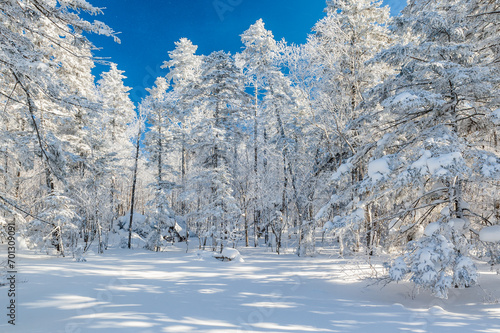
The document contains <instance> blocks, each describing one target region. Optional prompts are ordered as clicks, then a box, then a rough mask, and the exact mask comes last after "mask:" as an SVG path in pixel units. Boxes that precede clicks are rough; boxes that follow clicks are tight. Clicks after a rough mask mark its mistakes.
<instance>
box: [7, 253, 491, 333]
mask: <svg viewBox="0 0 500 333" xmlns="http://www.w3.org/2000/svg"><path fill="white" fill-rule="evenodd" d="M239 250H240V253H241V256H242V257H243V258H244V262H237V261H231V262H222V261H220V260H217V259H215V258H213V257H211V256H207V255H200V252H199V251H197V250H192V251H190V252H189V253H185V250H184V249H183V248H181V247H170V248H169V249H168V251H167V252H156V253H155V252H148V251H145V250H132V251H129V250H109V251H107V253H106V254H105V255H95V254H90V255H88V256H87V257H86V259H87V261H86V262H76V261H74V260H73V259H71V258H54V257H49V256H43V255H35V254H33V253H29V252H27V253H24V254H18V260H19V265H18V272H19V274H18V280H19V281H18V283H17V288H18V298H17V302H18V308H17V318H16V326H15V327H13V326H12V325H8V324H7V323H6V320H5V314H3V315H2V317H3V319H2V322H1V323H0V331H1V332H31V333H36V332H54V333H56V332H57V333H62V332H64V333H66V332H81V333H84V332H142V333H146V332H235V333H236V332H276V333H277V332H279V333H288V332H457V331H459V332H499V331H500V306H499V305H498V303H497V302H498V299H499V298H500V290H499V289H498V287H497V286H498V282H499V277H498V276H497V274H496V272H491V271H489V270H488V267H487V266H480V267H479V271H480V273H481V275H480V280H479V282H480V284H481V286H480V287H473V288H469V289H465V290H456V289H455V290H451V291H450V297H449V299H447V300H440V299H437V298H434V297H431V296H430V295H429V294H428V293H426V292H421V293H420V294H418V295H417V294H415V292H414V291H413V290H412V288H411V287H410V285H409V284H407V283H400V284H396V283H391V284H390V285H388V286H386V287H385V288H382V284H374V280H366V279H365V280H361V278H366V277H369V276H370V275H372V274H373V272H374V271H373V270H372V269H371V268H370V265H369V264H368V263H367V262H366V259H365V258H364V257H360V258H357V259H339V258H337V257H333V256H328V255H326V254H323V255H318V256H316V257H308V258H300V257H297V256H296V255H294V254H284V255H276V254H274V253H269V252H266V249H264V248H242V249H241V248H240V249H239ZM374 266H375V268H376V270H377V272H378V274H379V276H380V274H381V273H382V271H383V269H382V267H381V265H379V264H377V265H374ZM6 291H7V289H6V287H2V288H0V293H1V294H2V308H3V309H4V312H5V300H6V297H5V296H6Z"/></svg>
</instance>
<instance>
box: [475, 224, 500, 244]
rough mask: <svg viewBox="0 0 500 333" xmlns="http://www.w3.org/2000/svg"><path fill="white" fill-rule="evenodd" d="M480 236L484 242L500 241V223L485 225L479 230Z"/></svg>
mask: <svg viewBox="0 0 500 333" xmlns="http://www.w3.org/2000/svg"><path fill="white" fill-rule="evenodd" d="M479 238H480V239H481V240H482V241H483V242H500V225H494V226H491V227H484V228H483V229H481V231H479Z"/></svg>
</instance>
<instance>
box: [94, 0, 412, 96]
mask: <svg viewBox="0 0 500 333" xmlns="http://www.w3.org/2000/svg"><path fill="white" fill-rule="evenodd" d="M90 2H91V3H92V4H93V5H94V6H97V7H101V8H105V9H104V15H99V16H97V17H94V18H91V19H96V20H99V21H104V22H105V23H106V24H108V25H109V26H111V27H112V28H113V29H114V30H115V31H118V32H120V35H119V37H120V39H121V41H122V43H121V44H116V43H114V42H113V41H112V39H111V38H105V37H100V36H90V39H91V41H92V42H93V43H94V44H95V45H96V46H98V47H100V48H101V50H100V51H95V52H94V55H95V56H98V57H106V58H111V59H110V60H111V61H113V62H115V63H117V64H118V68H119V69H121V70H124V71H125V75H126V76H127V79H126V81H125V84H126V85H127V86H129V87H132V88H133V90H132V91H131V94H130V96H131V98H132V100H133V101H134V102H135V103H137V102H139V101H140V100H141V98H142V97H144V96H145V94H146V91H145V88H148V87H151V86H152V85H153V83H154V80H155V78H156V77H158V76H160V75H165V74H166V73H167V71H166V70H164V69H160V66H161V65H162V64H163V61H165V60H168V51H170V50H172V49H173V48H174V47H175V45H174V42H175V41H177V40H179V39H180V38H182V37H187V38H189V39H191V41H192V42H193V43H194V44H195V45H198V46H199V48H198V52H197V53H198V54H209V53H211V52H212V51H218V50H224V51H229V52H231V53H232V54H234V53H236V52H238V51H240V50H241V46H242V44H241V41H240V36H239V35H240V34H241V33H243V31H245V30H246V29H247V28H248V27H249V26H250V24H253V23H254V22H255V21H256V20H258V19H259V18H262V19H263V20H264V23H265V24H266V28H267V29H269V30H271V31H272V32H273V34H274V37H275V39H277V40H280V39H282V38H285V39H286V40H287V41H288V42H290V43H303V42H305V40H306V37H307V34H308V33H309V32H310V30H311V28H312V26H313V25H314V24H315V23H316V22H317V21H318V20H319V19H320V18H321V17H323V15H324V13H323V9H324V8H325V6H326V2H325V0H271V1H270V0H191V1H183V0H147V1H144V0H94V1H90ZM384 4H389V5H390V6H391V8H392V13H393V14H395V13H398V12H399V11H400V10H401V9H402V8H403V7H404V5H405V4H406V0H384ZM102 70H107V69H106V68H105V67H103V66H97V68H96V69H95V70H94V74H95V75H96V76H99V73H100V72H101V71H102Z"/></svg>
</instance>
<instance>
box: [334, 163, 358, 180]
mask: <svg viewBox="0 0 500 333" xmlns="http://www.w3.org/2000/svg"><path fill="white" fill-rule="evenodd" d="M353 167H354V166H353V165H352V164H351V163H349V162H347V163H344V164H342V165H341V166H339V167H338V169H337V171H335V172H334V173H333V174H332V176H331V180H338V179H339V178H340V176H342V175H343V174H345V173H348V172H350V171H351V170H352V168H353Z"/></svg>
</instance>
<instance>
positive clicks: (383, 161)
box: [368, 157, 391, 182]
mask: <svg viewBox="0 0 500 333" xmlns="http://www.w3.org/2000/svg"><path fill="white" fill-rule="evenodd" d="M390 172H391V170H390V169H389V163H387V158H385V157H382V158H379V159H376V160H373V161H371V162H370V163H369V164H368V176H369V177H370V178H371V179H372V181H374V182H376V181H379V180H382V179H384V177H385V176H387V175H388V174H389V173H390Z"/></svg>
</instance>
